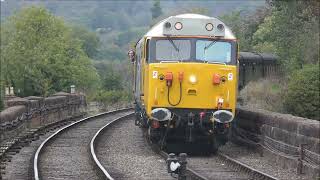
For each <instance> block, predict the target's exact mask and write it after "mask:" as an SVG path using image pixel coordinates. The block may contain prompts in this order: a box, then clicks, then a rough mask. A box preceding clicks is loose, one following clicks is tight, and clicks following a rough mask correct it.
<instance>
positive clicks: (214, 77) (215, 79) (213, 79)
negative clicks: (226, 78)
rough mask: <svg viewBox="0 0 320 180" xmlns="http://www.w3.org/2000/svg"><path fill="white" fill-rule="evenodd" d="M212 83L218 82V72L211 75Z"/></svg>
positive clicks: (216, 83)
mask: <svg viewBox="0 0 320 180" xmlns="http://www.w3.org/2000/svg"><path fill="white" fill-rule="evenodd" d="M212 83H213V84H214V85H218V84H220V75H219V74H214V75H213V77H212Z"/></svg>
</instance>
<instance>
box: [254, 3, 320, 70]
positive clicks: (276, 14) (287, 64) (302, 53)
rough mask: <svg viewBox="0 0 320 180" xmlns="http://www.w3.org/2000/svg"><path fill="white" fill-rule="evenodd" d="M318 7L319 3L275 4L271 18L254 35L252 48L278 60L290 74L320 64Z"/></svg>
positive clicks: (267, 18) (266, 19)
mask: <svg viewBox="0 0 320 180" xmlns="http://www.w3.org/2000/svg"><path fill="white" fill-rule="evenodd" d="M318 7H319V2H316V1H274V2H273V8H272V14H271V15H270V16H268V17H266V18H265V19H264V22H263V23H262V24H260V25H259V28H258V30H257V31H256V32H255V33H254V35H253V48H254V49H255V50H257V51H260V52H266V51H269V52H272V53H275V54H277V55H278V56H279V60H280V61H281V64H282V65H283V67H284V68H285V69H286V70H287V71H288V72H289V74H290V73H291V72H294V71H295V70H297V69H301V68H303V65H304V64H316V63H317V62H319V45H320V44H319V11H317V10H315V9H316V8H318Z"/></svg>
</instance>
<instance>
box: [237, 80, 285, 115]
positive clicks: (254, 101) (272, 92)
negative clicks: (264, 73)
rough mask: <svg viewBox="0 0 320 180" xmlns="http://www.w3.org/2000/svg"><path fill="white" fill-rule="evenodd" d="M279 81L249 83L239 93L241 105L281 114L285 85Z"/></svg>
mask: <svg viewBox="0 0 320 180" xmlns="http://www.w3.org/2000/svg"><path fill="white" fill-rule="evenodd" d="M282 81H283V80H281V79H264V80H259V81H251V82H249V83H248V84H247V85H246V86H245V87H244V88H243V89H242V90H241V91H240V93H239V98H240V99H241V100H242V105H244V106H249V107H253V108H259V109H266V110H269V111H275V112H283V111H284V108H283V92H284V89H285V83H283V82H282Z"/></svg>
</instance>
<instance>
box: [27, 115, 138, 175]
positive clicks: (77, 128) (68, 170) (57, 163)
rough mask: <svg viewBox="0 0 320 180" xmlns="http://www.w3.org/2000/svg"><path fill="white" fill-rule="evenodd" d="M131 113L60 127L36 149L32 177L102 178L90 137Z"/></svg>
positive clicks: (80, 121) (97, 117)
mask: <svg viewBox="0 0 320 180" xmlns="http://www.w3.org/2000/svg"><path fill="white" fill-rule="evenodd" d="M132 113H133V111H132V109H122V110H117V111H111V112H107V113H102V114H98V115H96V116H91V117H88V118H84V119H81V120H79V121H76V122H74V123H71V124H69V125H67V126H65V127H63V128H61V129H59V130H58V131H56V132H55V133H54V134H52V135H51V136H50V137H48V138H47V139H45V140H44V141H43V142H42V144H41V145H40V146H39V148H38V149H37V151H36V153H35V155H34V158H33V176H34V177H33V178H34V179H35V180H38V179H101V177H99V173H97V172H96V169H97V168H96V166H95V165H94V163H93V161H92V159H91V157H92V155H91V151H90V148H89V147H90V142H91V139H92V137H95V134H96V132H97V131H98V130H99V129H100V128H101V127H103V126H104V125H105V124H107V123H109V122H111V121H113V120H115V119H119V118H120V117H125V116H128V115H130V114H132Z"/></svg>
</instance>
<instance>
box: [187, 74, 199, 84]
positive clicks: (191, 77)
mask: <svg viewBox="0 0 320 180" xmlns="http://www.w3.org/2000/svg"><path fill="white" fill-rule="evenodd" d="M189 81H190V83H191V84H195V83H196V82H197V77H196V76H195V75H191V76H190V77H189Z"/></svg>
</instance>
